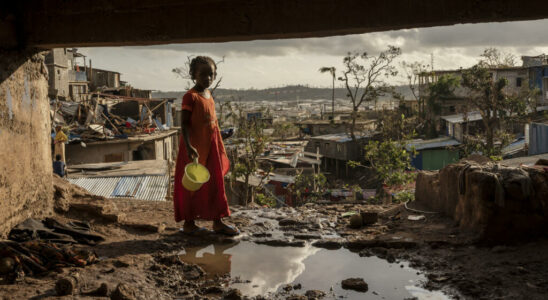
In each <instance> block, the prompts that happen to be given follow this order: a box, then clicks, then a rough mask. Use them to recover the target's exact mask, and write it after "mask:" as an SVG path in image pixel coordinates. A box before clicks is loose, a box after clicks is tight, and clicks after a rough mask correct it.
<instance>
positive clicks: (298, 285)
mask: <svg viewBox="0 0 548 300" xmlns="http://www.w3.org/2000/svg"><path fill="white" fill-rule="evenodd" d="M302 287H303V286H302V285H301V284H300V283H297V284H295V285H294V286H293V289H294V290H300V289H302Z"/></svg>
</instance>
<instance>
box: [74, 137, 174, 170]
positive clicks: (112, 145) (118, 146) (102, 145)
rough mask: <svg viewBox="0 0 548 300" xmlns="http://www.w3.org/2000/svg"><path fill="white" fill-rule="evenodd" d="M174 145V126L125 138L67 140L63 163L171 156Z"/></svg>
mask: <svg viewBox="0 0 548 300" xmlns="http://www.w3.org/2000/svg"><path fill="white" fill-rule="evenodd" d="M98 130H100V129H98ZM177 147H178V134H177V130H166V131H160V132H158V133H152V134H140V135H136V136H130V137H128V138H125V139H122V138H116V139H112V140H106V141H95V142H88V143H78V142H76V143H71V144H68V145H67V146H66V159H67V165H76V164H90V163H106V162H128V161H135V160H174V157H175V156H174V155H176V149H177Z"/></svg>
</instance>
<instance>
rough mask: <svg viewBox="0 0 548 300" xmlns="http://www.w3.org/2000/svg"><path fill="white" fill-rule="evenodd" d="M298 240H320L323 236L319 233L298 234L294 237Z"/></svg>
mask: <svg viewBox="0 0 548 300" xmlns="http://www.w3.org/2000/svg"><path fill="white" fill-rule="evenodd" d="M293 237H294V238H296V239H298V240H319V239H321V238H322V236H321V235H320V234H319V233H312V232H311V233H296V234H294V235H293Z"/></svg>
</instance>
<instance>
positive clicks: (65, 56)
mask: <svg viewBox="0 0 548 300" xmlns="http://www.w3.org/2000/svg"><path fill="white" fill-rule="evenodd" d="M72 60H73V55H72V52H71V51H68V50H67V49H66V48H57V49H52V50H50V51H49V52H48V54H47V55H46V60H45V61H46V65H47V67H48V73H49V94H50V95H52V96H55V95H57V96H59V97H66V98H68V97H69V80H70V76H69V71H70V70H72Z"/></svg>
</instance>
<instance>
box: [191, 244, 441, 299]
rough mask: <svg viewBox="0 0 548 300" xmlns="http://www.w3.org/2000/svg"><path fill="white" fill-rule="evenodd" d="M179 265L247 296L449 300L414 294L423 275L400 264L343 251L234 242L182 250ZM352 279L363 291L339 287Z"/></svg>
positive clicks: (433, 293) (421, 292) (435, 293)
mask: <svg viewBox="0 0 548 300" xmlns="http://www.w3.org/2000/svg"><path fill="white" fill-rule="evenodd" d="M181 259H182V260H183V261H185V262H187V263H193V264H197V265H199V266H201V267H202V268H203V269H204V270H205V271H206V272H207V273H208V274H209V275H226V274H230V276H231V278H239V279H241V280H239V281H238V282H239V283H233V284H232V285H231V286H232V287H234V288H238V289H239V290H240V291H241V292H242V293H243V294H244V295H248V296H256V295H268V294H270V295H273V294H276V293H278V292H281V291H282V288H283V287H285V286H286V285H288V284H291V285H295V284H300V285H301V286H302V288H301V289H299V290H296V291H293V292H292V293H296V294H299V293H301V294H304V292H305V291H307V290H320V291H323V292H325V293H326V294H327V296H326V299H330V298H340V297H342V298H345V299H406V298H411V299H414V298H416V299H449V298H448V297H447V296H446V295H444V294H443V293H441V292H439V291H427V290H424V289H422V288H420V284H421V281H424V280H425V277H424V275H421V274H420V273H419V272H417V270H414V269H412V268H410V267H409V266H408V264H407V263H405V262H400V263H392V264H391V263H388V262H387V261H385V260H382V259H379V258H377V257H360V256H358V255H357V254H356V253H352V252H350V251H348V250H347V249H339V250H326V249H319V248H315V247H312V246H310V245H306V246H305V247H272V246H266V245H259V244H255V243H252V242H240V243H237V244H213V245H209V246H207V247H199V248H187V249H185V251H184V252H183V254H182V255H181ZM352 277H354V278H355V277H359V278H363V279H364V280H365V282H366V283H367V284H368V285H369V290H368V291H367V292H365V293H361V292H356V291H351V290H345V289H342V287H341V281H342V280H344V279H347V278H352ZM242 282H243V283H242Z"/></svg>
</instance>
